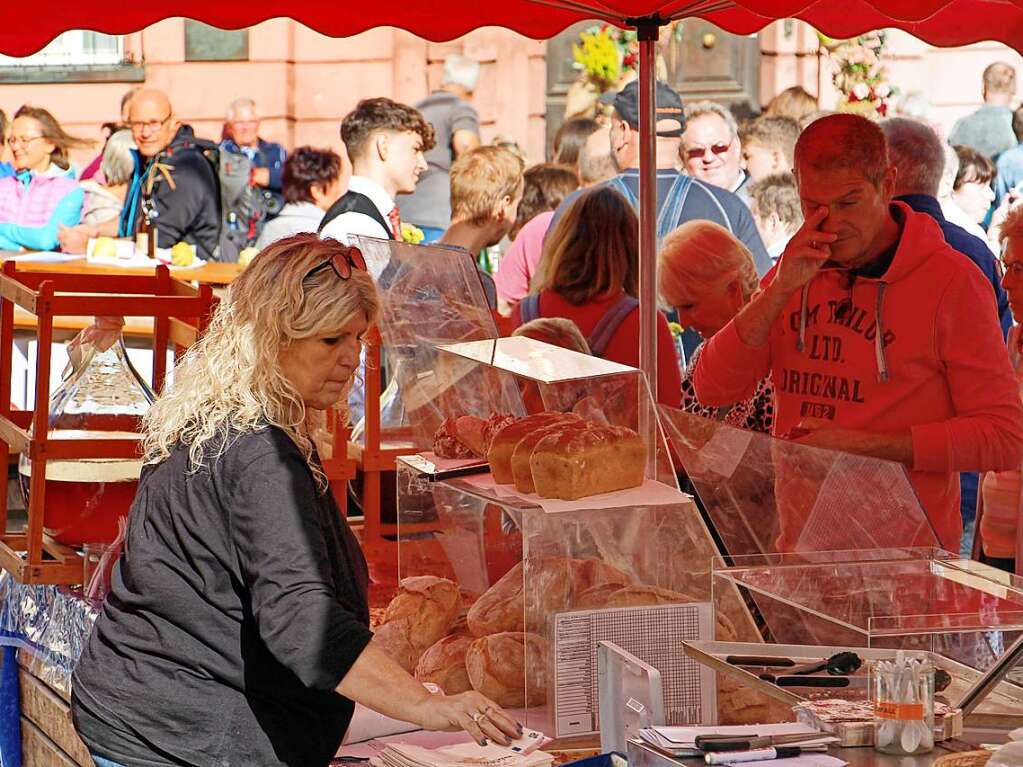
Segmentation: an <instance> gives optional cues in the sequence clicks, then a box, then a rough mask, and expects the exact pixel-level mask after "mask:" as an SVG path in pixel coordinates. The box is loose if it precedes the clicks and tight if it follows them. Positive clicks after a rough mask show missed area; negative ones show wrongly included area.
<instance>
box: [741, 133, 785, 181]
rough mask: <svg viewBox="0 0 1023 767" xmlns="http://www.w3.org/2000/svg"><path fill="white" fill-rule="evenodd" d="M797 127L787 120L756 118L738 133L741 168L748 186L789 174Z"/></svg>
mask: <svg viewBox="0 0 1023 767" xmlns="http://www.w3.org/2000/svg"><path fill="white" fill-rule="evenodd" d="M798 138H799V123H797V122H796V121H795V120H793V119H792V118H790V117H758V118H757V119H755V120H751V121H750V122H748V123H746V124H745V125H743V126H742V128H740V129H739V143H740V144H741V145H742V167H743V169H744V170H745V171H746V175H748V176H749V179H750V182H755V181H760V180H761V179H763V178H765V177H767V176H771V175H774V174H776V173H790V172H791V171H792V155H793V152H795V150H796V139H798Z"/></svg>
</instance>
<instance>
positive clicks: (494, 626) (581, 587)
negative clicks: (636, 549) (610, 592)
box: [466, 557, 632, 637]
mask: <svg viewBox="0 0 1023 767" xmlns="http://www.w3.org/2000/svg"><path fill="white" fill-rule="evenodd" d="M527 579H528V583H529V586H528V588H527V589H526V591H525V593H524V592H523V584H524V582H525V581H526V580H527ZM631 582H632V579H631V578H630V577H629V576H628V575H627V574H626V573H624V572H622V571H621V570H619V569H617V568H615V567H612V566H611V565H608V564H605V563H604V562H601V561H600V560H599V559H572V558H570V557H544V558H542V559H539V560H536V561H533V560H530V562H529V568H528V570H525V571H524V566H523V563H522V562H520V563H518V564H517V565H515V567H513V568H512V569H511V570H509V571H508V572H507V573H506V574H505V575H504V577H502V578H501V579H500V580H499V581H498V582H497V583H495V584H494V585H493V586H491V587H490V588H489V589H488V590H487V591H486V592H484V594H483V596H481V597H480V598H479V599H478V600H476V603H475V604H474V605H473V606H472V607H471V608H470V609H469V614H468V616H467V618H466V620H467V622H468V624H469V631H471V632H472V634H473V636H478V637H482V636H487V635H488V634H496V633H498V632H501V631H523V630H530V631H539V630H541V629H542V628H543V624H544V621H545V620H546V619H547V616H548V615H549V614H551V613H553V612H556V611H558V610H567V609H572V608H577V607H580V606H582V605H579V604H578V598H579V596H580V595H581V594H583V593H584V592H585V591H587V590H588V589H591V588H593V587H594V586H602V585H605V584H614V586H615V590H617V589H620V588H621V587H622V586H625V585H628V584H629V583H631Z"/></svg>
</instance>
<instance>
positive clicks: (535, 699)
mask: <svg viewBox="0 0 1023 767" xmlns="http://www.w3.org/2000/svg"><path fill="white" fill-rule="evenodd" d="M547 648H548V645H547V642H546V641H545V640H544V639H543V638H542V637H539V636H537V635H536V634H525V633H522V632H504V633H501V634H493V635H491V636H487V637H483V638H481V639H477V640H475V641H474V642H473V643H472V644H471V645H470V646H469V650H468V652H466V654H465V667H466V671H467V672H468V675H469V682H470V684H472V687H473V689H474V690H476V691H477V692H479V693H481V694H482V695H485V696H487V697H488V698H490V699H491V700H492V701H494V702H495V703H497V704H498V705H499V706H503V707H504V708H523V707H524V706H542V705H543V704H544V703H545V702H546V700H547Z"/></svg>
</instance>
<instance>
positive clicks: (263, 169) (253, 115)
mask: <svg viewBox="0 0 1023 767" xmlns="http://www.w3.org/2000/svg"><path fill="white" fill-rule="evenodd" d="M259 126H260V118H259V113H258V112H257V111H256V102H255V101H253V100H252V99H250V98H241V99H235V100H234V101H232V102H231V103H230V104H229V105H228V107H227V122H226V123H225V124H224V132H225V134H226V136H225V138H224V140H223V141H222V142H220V145H221V146H222V147H223V148H224V149H226V150H228V151H229V152H236V153H238V154H243V155H245V156H246V157H248V158H249V162H250V163H251V164H252V176H251V179H250V181H251V184H252V186H257V187H259V188H260V189H262V190H263V200H264V208H265V211H266V214H267V215H266V220H270V219H271V218H273V217H274V216H276V215H277V213H278V212H279V211H280V209H281V208H282V207H283V206H284V197H283V196H282V195H281V178H282V176H283V174H284V161H285V160H286V159H287V152H285V151H284V147H282V146H281V145H280V144H277V143H274V142H272V141H264V140H263V139H261V138H260V137H259Z"/></svg>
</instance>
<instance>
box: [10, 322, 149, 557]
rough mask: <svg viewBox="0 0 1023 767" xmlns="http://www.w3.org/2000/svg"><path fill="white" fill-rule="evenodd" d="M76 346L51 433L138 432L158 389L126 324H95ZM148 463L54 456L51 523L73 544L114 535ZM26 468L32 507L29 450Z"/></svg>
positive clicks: (53, 409) (25, 490) (25, 488)
mask: <svg viewBox="0 0 1023 767" xmlns="http://www.w3.org/2000/svg"><path fill="white" fill-rule="evenodd" d="M69 352H70V357H71V361H70V362H69V363H68V366H67V368H65V370H64V376H63V380H62V382H61V384H60V386H58V387H57V389H56V390H55V391H54V392H53V394H52V395H51V397H50V412H49V415H48V418H47V422H48V424H49V433H48V438H49V439H102V438H112V437H131V436H136V435H137V433H138V426H139V422H140V419H141V418H142V416H144V415H145V414H146V412H147V411H148V410H149V407H150V406H151V405H152V403H153V400H154V395H153V392H152V390H151V389H150V388H149V387H148V386H147V385H146V383H145V381H143V380H142V377H141V376H140V375H139V374H138V372H137V371H136V370H135V368H134V367H133V366H132V364H131V362H130V361H129V359H128V354H127V350H126V349H125V346H124V339H123V338H122V337H121V333H120V329H119V326H118V327H117V329H112V328H110V327H105V328H104V327H103V326H102V325H101V324H97V325H93V326H92V327H90V328H87V329H86V330H84V331H82V333H80V334H79V335H78V336H77V337H76V338H75V339H74V340H73V341H72V342H71V344H70V346H69ZM29 434H30V436H31V434H32V432H31V431H30V432H29ZM141 470H142V460H141V457H137V458H74V459H71V458H56V459H50V460H48V461H47V462H46V496H45V503H44V518H43V528H44V529H45V530H46V532H47V534H48V535H50V536H51V537H52V538H53V539H54V540H56V541H57V542H58V543H63V544H66V545H69V546H80V545H83V544H85V543H109V542H111V541H113V540H114V539H115V538H116V537H117V533H118V520H119V519H121V518H122V517H125V516H127V514H128V509H129V508H130V507H131V503H132V501H133V500H134V499H135V491H136V489H137V488H138V479H139V473H140V472H141ZM18 474H19V479H20V484H21V491H22V495H23V497H24V499H25V505H26V507H27V506H28V504H29V487H30V481H31V477H32V461H31V460H30V459H29V458H28V456H27V455H24V454H23V455H22V456H21V459H20V461H19V464H18Z"/></svg>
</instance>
